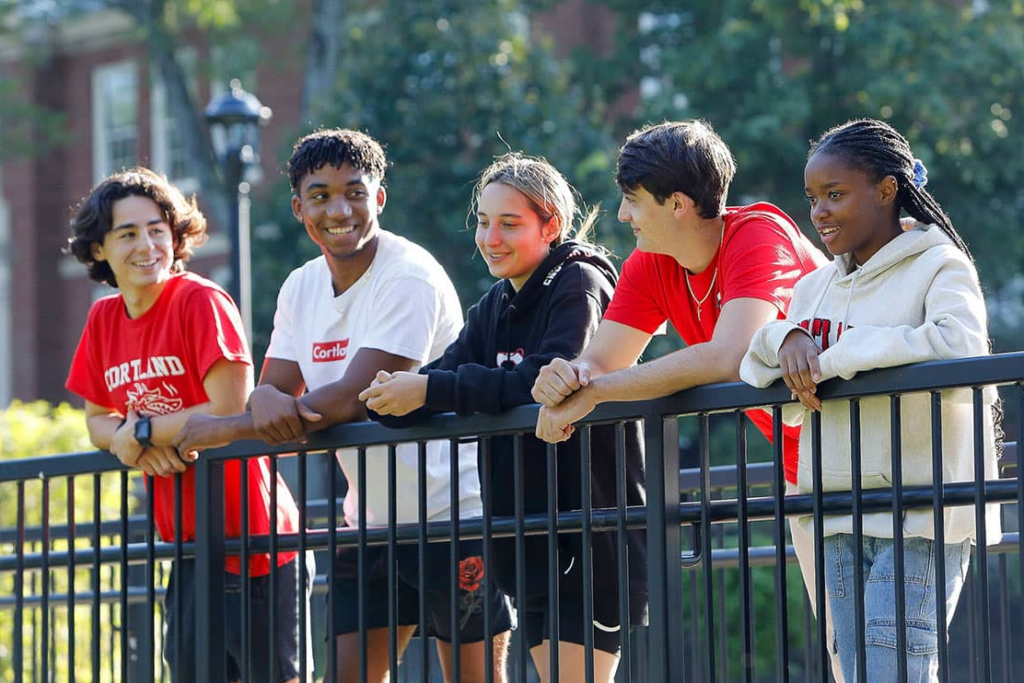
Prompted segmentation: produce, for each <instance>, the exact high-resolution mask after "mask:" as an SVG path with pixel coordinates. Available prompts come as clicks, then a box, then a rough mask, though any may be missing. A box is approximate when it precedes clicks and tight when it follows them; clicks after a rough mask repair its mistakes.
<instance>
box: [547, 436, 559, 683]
mask: <svg viewBox="0 0 1024 683" xmlns="http://www.w3.org/2000/svg"><path fill="white" fill-rule="evenodd" d="M546 452H547V480H548V491H547V494H548V615H549V617H548V618H549V619H550V622H551V625H550V632H551V638H550V639H549V641H548V671H549V674H550V678H551V683H558V680H559V671H558V655H559V652H558V643H559V630H560V628H561V625H560V624H559V619H558V574H559V564H558V446H556V445H555V444H551V443H549V444H547V448H546Z"/></svg>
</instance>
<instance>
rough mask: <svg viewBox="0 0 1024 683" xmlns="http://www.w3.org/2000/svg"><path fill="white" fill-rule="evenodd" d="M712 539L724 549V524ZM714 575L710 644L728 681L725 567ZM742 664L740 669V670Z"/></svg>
mask: <svg viewBox="0 0 1024 683" xmlns="http://www.w3.org/2000/svg"><path fill="white" fill-rule="evenodd" d="M709 468H710V452H709ZM724 498H725V490H724V489H723V488H721V487H714V488H712V489H711V491H710V499H711V500H712V501H714V500H722V499H724ZM712 532H713V533H712V537H713V538H714V548H713V550H712V552H713V551H714V549H718V550H721V549H724V548H725V524H716V525H714V527H712ZM714 575H715V576H717V577H718V586H719V588H720V590H719V591H718V592H717V593H716V594H715V599H714V603H715V605H717V607H718V618H717V619H715V626H716V627H717V628H718V637H717V638H715V639H714V640H713V641H712V642H713V644H714V646H715V647H717V648H719V653H718V656H717V657H716V658H715V662H716V663H717V664H718V672H719V673H718V675H719V676H720V677H721V679H722V680H723V681H727V680H729V669H730V668H731V666H732V662H731V661H730V657H729V643H730V642H731V641H732V638H730V637H729V635H730V634H729V625H730V624H729V613H728V610H727V609H726V607H727V606H726V595H725V579H726V569H725V567H719V568H718V569H716V570H714ZM742 668H743V667H742V664H741V665H740V669H742Z"/></svg>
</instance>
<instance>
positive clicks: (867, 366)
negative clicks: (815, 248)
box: [740, 224, 1001, 543]
mask: <svg viewBox="0 0 1024 683" xmlns="http://www.w3.org/2000/svg"><path fill="white" fill-rule="evenodd" d="M793 330H801V332H802V333H804V334H808V335H810V336H811V338H812V339H813V340H814V342H815V343H816V344H817V345H818V348H819V349H821V355H819V357H818V360H819V363H820V365H821V373H822V379H821V381H825V380H827V379H832V378H834V377H841V378H843V379H850V378H851V377H853V376H854V375H856V374H857V373H858V372H861V371H866V370H873V369H875V368H886V367H893V366H897V365H906V364H908V363H919V362H923V361H930V360H948V359H952V358H964V357H970V356H984V355H987V354H988V326H987V320H986V314H985V302H984V299H983V297H982V294H981V287H980V286H979V284H978V276H977V273H976V271H975V269H974V265H973V264H972V263H971V261H970V260H969V259H968V258H967V256H966V255H965V254H964V253H963V252H962V251H960V250H959V249H958V248H957V247H956V245H955V244H953V241H952V240H951V239H950V238H949V237H948V236H947V235H946V234H945V233H944V232H942V229H941V228H939V227H938V226H935V225H928V226H925V225H921V224H918V225H916V226H915V227H913V228H912V229H910V230H908V231H906V232H904V233H902V234H900V235H898V236H897V237H896V238H895V239H893V240H892V241H891V242H889V243H888V244H886V245H885V246H884V247H882V248H881V249H880V250H879V251H878V252H877V253H876V254H875V255H874V256H872V257H871V258H870V259H868V261H867V263H865V264H864V265H863V266H862V267H860V268H857V267H855V266H854V265H853V263H852V259H851V256H850V255H849V254H847V255H843V256H839V257H837V258H836V259H835V260H834V261H833V262H832V263H830V264H828V265H826V266H823V267H821V268H819V269H818V270H816V271H814V272H813V273H810V274H808V275H807V276H805V277H804V278H803V279H802V280H800V281H799V282H798V283H797V284H796V288H795V289H794V291H793V300H792V303H791V304H790V307H789V314H788V315H787V319H786V320H779V321H776V322H772V323H769V324H767V325H765V326H764V327H762V328H761V329H760V330H758V332H757V333H756V334H755V335H754V338H753V339H752V340H751V342H750V349H749V350H748V351H747V354H746V356H745V357H744V358H743V363H742V364H741V366H740V377H741V378H742V379H743V381H745V382H747V383H748V384H751V385H753V386H755V387H767V386H768V385H770V384H772V383H773V382H774V381H776V380H778V379H779V378H781V377H782V371H781V370H780V369H779V357H778V352H779V348H780V347H781V346H782V343H783V341H784V340H785V339H786V336H787V335H788V334H789V333H790V332H792V331H793ZM984 396H985V400H984V401H983V403H984V408H983V411H984V412H983V415H982V418H983V420H982V422H983V425H984V432H985V434H984V436H985V438H984V443H985V478H986V479H996V478H998V472H997V466H996V455H995V443H994V437H993V431H992V410H991V405H992V403H993V401H995V399H996V392H995V390H994V388H991V387H990V388H987V389H986V390H985V392H984ZM808 412H809V411H807V410H805V409H804V408H803V406H802V405H800V404H795V405H789V406H787V407H786V408H785V409H784V411H783V419H784V421H786V422H787V423H788V424H801V423H802V422H803V421H804V419H805V417H806V416H807V414H808ZM808 422H809V419H808ZM900 425H901V441H902V449H901V452H902V457H903V468H902V469H903V484H904V485H905V486H914V485H927V484H931V482H932V456H931V452H932V443H931V441H932V435H931V405H930V398H929V395H928V394H927V393H924V394H921V393H918V394H906V395H904V396H903V398H902V401H901V420H900ZM973 425H974V416H973V401H972V395H971V390H970V389H955V390H949V391H944V392H942V449H943V481H944V482H945V483H951V482H963V481H974V426H973ZM821 453H822V456H821V457H822V481H823V485H824V490H825V491H849V490H850V489H851V488H852V487H853V484H852V478H851V469H850V408H849V401H847V400H836V401H825V402H823V403H822V411H821ZM861 458H862V482H863V483H862V485H863V487H864V488H865V489H870V488H887V487H889V486H891V482H892V453H891V436H890V422H889V397H888V396H879V397H872V398H864V399H861ZM797 485H798V487H799V489H800V491H801V492H802V493H810V492H811V491H812V487H813V479H812V468H811V430H810V428H809V427H808V428H807V429H804V430H802V432H801V435H800V465H799V471H798V478H797ZM985 520H986V532H987V540H988V542H989V543H995V542H998V541H999V538H1000V534H1001V531H1000V522H999V508H998V505H994V504H993V505H988V506H987V509H986V517H985ZM811 521H812V520H811V518H810V517H809V516H807V517H803V518H801V520H800V523H801V524H803V525H804V526H805V527H806V528H807V529H808V530H810V527H811ZM824 526H825V528H824V533H825V535H826V536H828V535H832V534H837V533H852V532H853V518H852V517H851V516H850V515H840V516H835V517H826V518H825V525H824ZM864 533H865V534H866V535H868V536H875V537H882V538H892V536H893V527H892V514H891V513H871V514H865V515H864ZM903 533H904V535H907V536H923V537H926V538H934V537H935V530H934V525H933V517H932V511H931V510H930V509H928V510H912V511H907V512H906V513H905V517H904V522H903ZM945 534H946V537H945V540H946V543H958V542H962V541H963V540H964V539H967V538H970V539H972V540H973V539H975V538H976V533H975V523H974V508H973V507H969V506H968V507H952V508H946V511H945Z"/></svg>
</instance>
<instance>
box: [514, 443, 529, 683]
mask: <svg viewBox="0 0 1024 683" xmlns="http://www.w3.org/2000/svg"><path fill="white" fill-rule="evenodd" d="M512 471H513V475H512V485H513V487H514V489H515V518H516V519H515V532H516V606H517V607H518V608H519V610H520V612H519V613H520V614H525V613H526V537H525V535H524V520H523V517H524V514H525V505H526V503H525V500H524V498H525V491H524V485H525V481H524V475H523V435H522V434H516V435H515V436H513V437H512ZM523 621H525V620H523ZM523 625H525V624H523ZM518 645H519V646H518V647H517V648H516V655H517V659H516V664H517V665H518V666H517V670H518V673H519V681H520V683H526V680H527V678H526V666H527V663H526V660H527V641H526V637H525V629H523V631H522V632H521V633H520V634H519V639H518Z"/></svg>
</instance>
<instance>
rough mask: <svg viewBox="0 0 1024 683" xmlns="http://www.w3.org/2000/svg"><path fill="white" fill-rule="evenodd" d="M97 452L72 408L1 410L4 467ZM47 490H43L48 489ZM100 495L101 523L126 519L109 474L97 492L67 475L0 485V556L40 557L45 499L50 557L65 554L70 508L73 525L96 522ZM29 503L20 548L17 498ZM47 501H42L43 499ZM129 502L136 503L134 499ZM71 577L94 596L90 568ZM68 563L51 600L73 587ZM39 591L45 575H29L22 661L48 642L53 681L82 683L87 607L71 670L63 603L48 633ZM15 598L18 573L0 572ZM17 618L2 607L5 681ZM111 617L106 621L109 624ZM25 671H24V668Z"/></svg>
mask: <svg viewBox="0 0 1024 683" xmlns="http://www.w3.org/2000/svg"><path fill="white" fill-rule="evenodd" d="M92 450H95V449H94V447H93V446H92V445H91V444H90V443H89V435H88V432H87V430H86V426H85V412H84V411H82V410H79V409H77V408H72V407H71V406H69V405H68V404H66V403H62V404H60V405H58V406H51V405H50V404H48V403H46V402H45V401H35V402H32V403H21V402H19V401H14V402H13V403H12V404H11V405H10V406H9V407H8V408H7V409H6V410H3V411H0V461H3V460H14V459H22V458H33V457H39V456H44V455H50V454H59V453H79V452H83V451H92ZM44 489H45V491H44ZM97 495H98V496H99V497H100V519H102V520H116V519H119V518H120V514H121V490H120V475H116V474H114V475H109V474H108V475H104V476H102V477H101V478H100V480H99V485H98V487H97V486H96V484H95V483H94V479H93V477H92V475H84V476H78V477H73V478H72V477H64V478H61V479H57V480H44V479H33V480H31V481H26V482H24V483H16V482H5V483H3V484H0V501H3V502H2V504H0V557H5V558H10V557H13V556H15V555H16V554H17V553H18V552H19V550H20V552H22V553H23V554H24V555H25V556H29V555H32V554H37V553H40V552H42V549H43V547H42V544H41V543H40V541H39V540H32V538H33V534H34V533H35V534H37V533H38V530H39V528H40V527H41V525H42V523H43V519H44V517H43V511H44V504H43V502H44V499H45V500H48V503H49V504H48V505H47V506H45V509H46V511H47V513H48V522H49V528H50V529H51V530H53V536H52V538H51V542H50V545H49V552H50V553H51V554H52V553H63V552H67V550H68V542H67V540H66V538H58V536H65V534H64V533H63V532H61V533H59V534H58V533H57V530H59V529H61V528H63V527H65V526H66V525H67V524H68V522H69V519H68V516H69V515H68V508H69V501H71V505H70V507H71V508H72V510H73V521H74V522H75V524H76V526H81V525H83V524H91V523H92V522H93V521H94V519H93V502H94V500H95V497H96V496H97ZM19 497H21V499H22V500H23V501H24V504H23V507H22V510H23V512H22V515H23V518H22V523H23V524H24V525H25V529H26V538H27V539H28V540H26V542H25V543H24V544H23V545H20V548H19V544H18V536H17V535H16V533H15V531H14V530H15V529H16V528H17V524H18V521H19V520H18V518H19V514H18V500H19ZM44 497H45V498H44ZM129 502H130V503H131V502H132V500H131V499H130V501H129ZM83 535H84V532H83V531H81V530H79V531H78V538H77V539H76V543H75V547H76V548H79V549H82V550H81V551H80V552H84V551H85V549H87V548H90V547H91V543H92V541H91V539H90V538H85V537H83ZM79 567H80V568H79V569H77V570H76V571H75V574H74V587H75V590H76V592H78V593H79V594H84V593H86V592H88V591H89V590H91V588H90V573H89V570H88V568H84V567H82V566H81V565H79ZM117 571H118V570H117V569H116V568H110V569H109V570H104V572H103V576H104V582H105V583H104V585H117V584H116V583H115V584H110V582H111V581H117V579H116V578H115V576H116V573H117ZM68 579H69V573H68V571H67V566H66V564H65V565H63V566H59V567H57V566H54V567H51V570H50V573H49V584H50V594H51V595H52V596H55V595H64V594H66V593H67V591H68V588H69V585H71V584H70V582H69V580H68ZM41 589H42V580H41V574H40V572H39V571H38V570H33V571H27V572H26V573H25V579H24V586H23V589H22V596H23V598H24V600H25V601H26V606H27V607H26V609H25V612H24V617H23V619H24V622H23V623H24V627H23V629H22V632H21V634H20V638H21V646H22V650H23V661H24V662H25V663H26V664H28V663H29V662H30V661H31V660H32V657H33V652H36V655H35V656H36V657H38V656H39V653H41V652H42V638H44V637H46V636H47V635H48V636H49V638H50V640H49V648H50V651H51V652H59V653H60V656H59V657H57V658H56V660H55V665H56V669H51V671H52V672H53V673H54V676H55V679H54V680H75V679H77V680H84V679H88V678H89V676H90V675H91V672H90V669H89V661H88V658H87V656H86V653H88V652H89V651H90V650H89V648H90V644H91V642H92V639H93V635H92V633H91V628H92V627H91V623H90V615H91V612H90V609H89V607H88V604H86V605H84V606H83V607H81V608H78V609H76V611H75V629H74V631H75V639H74V647H75V649H76V652H77V653H79V654H78V657H77V660H76V671H75V672H71V671H68V670H67V651H68V647H69V643H70V636H69V633H70V630H69V622H68V613H67V610H66V609H64V606H63V604H61V605H60V607H57V606H56V605H54V607H55V609H52V610H51V613H50V617H51V633H50V634H44V633H43V632H42V631H41V630H40V629H41V614H40V611H39V609H38V607H31V606H29V605H30V604H31V600H32V596H38V595H39V594H40V592H41ZM15 594H16V591H15V580H14V576H13V574H10V573H2V574H0V595H3V596H6V597H10V596H14V595H15ZM13 618H14V615H13V612H12V611H11V610H8V609H6V608H0V680H5V681H7V680H14V671H13V668H12V667H13V652H14V648H15V641H14V640H13V638H14V634H12V631H11V625H12V623H13ZM104 618H105V619H107V621H108V623H109V619H108V618H107V617H104ZM102 648H103V653H104V654H103V655H102V656H104V657H106V658H109V657H110V656H111V654H110V652H111V649H110V643H109V639H103V645H102ZM26 671H27V670H26Z"/></svg>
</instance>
